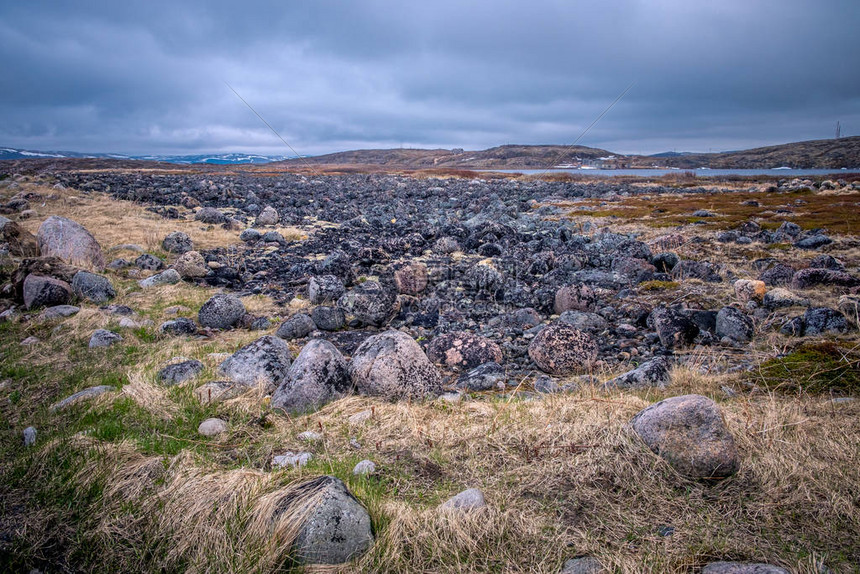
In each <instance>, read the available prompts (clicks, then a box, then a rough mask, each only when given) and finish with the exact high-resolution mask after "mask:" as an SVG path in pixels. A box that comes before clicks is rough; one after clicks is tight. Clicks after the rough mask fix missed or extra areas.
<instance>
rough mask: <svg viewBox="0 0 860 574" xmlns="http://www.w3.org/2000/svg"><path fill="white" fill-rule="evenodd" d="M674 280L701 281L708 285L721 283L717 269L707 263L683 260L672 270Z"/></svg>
mask: <svg viewBox="0 0 860 574" xmlns="http://www.w3.org/2000/svg"><path fill="white" fill-rule="evenodd" d="M671 274H672V278H673V279H677V280H686V279H699V280H701V281H705V282H708V283H719V282H721V281H722V280H723V278H722V277H720V274H719V272H718V269H717V267H716V266H715V265H714V264H712V263H709V262H707V261H691V260H688V259H682V260H681V261H679V262H678V263H677V264H676V265H675V266H674V267H673V268H672V272H671Z"/></svg>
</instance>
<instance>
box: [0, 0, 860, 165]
mask: <svg viewBox="0 0 860 574" xmlns="http://www.w3.org/2000/svg"><path fill="white" fill-rule="evenodd" d="M703 4H705V3H702V2H689V1H682V0H658V1H654V0H651V1H645V0H641V1H634V0H627V1H602V2H598V1H594V2H571V1H550V0H546V1H540V2H530V3H524V2H500V1H497V2H462V1H461V2H451V1H442V0H439V1H436V2H427V3H410V2H382V1H362V2H349V3H347V2H334V1H317V2H266V3H263V2H242V3H240V2H224V1H216V2H202V1H200V2H183V3H181V5H178V6H177V5H176V3H175V2H159V1H152V2H146V3H143V2H140V3H114V2H105V3H101V4H99V3H95V2H87V3H81V4H80V5H74V3H60V2H58V3H48V2H28V3H23V2H22V3H17V4H14V5H13V4H12V3H4V4H3V6H2V7H0V61H2V62H3V79H4V81H3V88H2V90H0V144H5V145H10V146H19V147H29V148H38V149H69V150H82V151H117V152H140V153H172V152H186V151H188V152H190V151H218V150H231V151H235V150H247V151H263V152H271V153H283V152H285V150H284V149H282V146H281V145H280V143H279V142H278V141H277V139H276V138H275V137H274V135H272V134H271V132H269V131H268V130H267V128H266V127H265V126H263V125H262V124H261V123H260V122H259V120H258V119H257V118H256V117H255V116H254V115H253V114H252V113H251V112H250V111H249V110H248V109H247V108H245V107H244V105H243V104H242V103H241V102H240V101H239V100H238V99H237V98H236V97H235V96H234V94H233V93H232V92H231V91H230V90H229V89H228V88H227V87H226V86H225V84H224V81H228V82H230V84H231V85H233V86H234V87H235V88H236V89H237V90H238V91H239V92H240V93H241V94H242V95H243V96H244V97H245V99H247V100H248V101H249V102H250V103H251V104H252V105H253V106H254V107H255V108H256V109H257V111H259V112H260V113H261V114H262V115H263V116H264V117H266V119H267V120H268V121H269V122H270V123H271V124H272V125H273V126H275V128H276V129H277V130H278V131H279V132H281V134H282V135H283V136H284V137H285V138H286V139H287V140H288V141H290V143H292V144H293V146H294V147H296V148H297V149H299V150H300V151H301V152H303V153H320V152H325V151H334V150H340V149H349V148H356V147H396V146H400V145H408V146H422V147H424V146H427V147H430V146H440V147H466V148H472V149H476V148H483V147H489V146H492V145H498V144H502V143H571V142H572V141H573V140H574V139H576V137H577V136H578V135H579V134H580V133H581V131H582V130H583V129H584V128H585V126H587V125H588V124H589V123H590V122H591V121H592V120H593V119H594V118H595V117H597V115H598V114H600V112H601V111H602V110H603V109H604V108H605V107H606V106H607V105H608V104H609V102H611V101H612V100H613V99H614V98H615V97H616V96H617V95H618V94H619V93H620V92H621V91H623V90H624V89H625V87H627V85H629V84H630V83H631V82H634V81H635V82H636V85H635V87H634V89H633V90H632V91H631V92H630V93H629V94H628V95H627V96H626V97H625V98H624V99H623V100H622V101H621V102H620V103H619V104H618V105H617V106H616V107H615V108H614V109H613V110H612V111H611V112H610V113H609V114H608V115H607V116H606V117H605V118H604V119H603V120H602V121H601V122H600V123H599V124H598V125H597V126H596V127H595V128H594V129H593V130H592V131H591V132H589V134H588V135H587V136H586V137H585V138H584V139H583V140H582V142H581V143H583V144H585V145H592V146H596V147H603V148H606V149H610V150H613V151H620V152H627V153H629V152H634V153H635V152H646V153H647V152H656V151H662V150H665V149H672V148H677V149H693V150H707V149H709V148H713V149H732V148H734V149H737V148H743V147H750V146H754V145H763V144H769V143H780V142H785V141H794V140H801V139H816V138H826V137H832V134H833V129H834V127H835V123H836V121H837V120H841V122H842V124H843V125H844V126H845V130H844V132H847V133H851V134H856V133H860V75H858V74H857V72H856V71H857V70H858V69H860V51H858V50H856V49H854V48H853V46H852V44H853V36H854V34H855V33H856V30H857V27H858V24H860V7H859V6H860V5H858V4H857V3H856V1H855V0H848V1H844V2H842V1H835V0H832V1H824V2H812V1H800V0H782V1H769V0H762V1H754V2H751V1H749V0H746V1H724V2H719V3H707V4H709V5H707V6H702V5H703Z"/></svg>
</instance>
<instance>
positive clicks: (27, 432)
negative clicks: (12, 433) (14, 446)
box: [23, 427, 36, 446]
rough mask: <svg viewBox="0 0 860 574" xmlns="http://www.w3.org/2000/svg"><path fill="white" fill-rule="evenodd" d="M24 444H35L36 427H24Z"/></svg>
mask: <svg viewBox="0 0 860 574" xmlns="http://www.w3.org/2000/svg"><path fill="white" fill-rule="evenodd" d="M23 434H24V446H33V445H34V444H36V427H27V428H25V429H24V433H23Z"/></svg>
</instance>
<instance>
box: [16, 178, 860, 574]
mask: <svg viewBox="0 0 860 574" xmlns="http://www.w3.org/2000/svg"><path fill="white" fill-rule="evenodd" d="M4 170H5V172H4ZM0 177H2V180H0V201H2V203H0V214H2V216H0V229H2V231H0V233H2V238H0V241H2V243H0V245H2V247H0V250H2V251H0V285H2V286H0V341H2V351H0V353H2V355H0V414H2V418H0V425H2V427H0V428H2V430H3V434H2V441H0V452H2V461H0V508H2V516H0V569H3V570H4V571H10V572H19V571H20V572H30V571H31V570H32V569H36V570H38V571H40V572H78V571H86V572H272V571H278V570H296V571H302V570H311V571H313V570H319V569H323V570H336V571H348V572H544V573H553V574H556V573H559V572H563V573H567V574H572V573H586V572H594V573H596V572H679V573H680V572H705V573H710V574H715V573H734V572H737V573H744V572H756V573H771V572H773V573H781V572H798V573H821V572H858V571H860V543H858V534H860V400H857V395H858V391H860V336H858V316H860V294H858V293H860V215H858V214H860V179H857V178H855V179H853V180H852V179H850V178H849V179H847V180H845V179H839V180H837V179H825V178H820V179H818V180H773V181H756V182H752V181H736V182H723V183H714V182H713V181H709V180H706V179H702V180H696V179H695V178H689V177H686V178H685V179H684V178H681V179H678V180H677V181H673V180H672V179H662V180H659V181H655V182H635V183H634V182H617V181H612V180H604V181H592V182H574V181H564V180H562V181H544V180H541V179H537V178H524V177H515V178H510V179H505V178H498V177H494V178H489V176H488V178H487V179H479V178H476V177H468V178H463V177H445V178H442V177H410V176H406V175H386V174H381V173H373V174H360V173H356V174H346V175H318V176H315V175H312V174H306V175H300V174H290V173H275V172H261V171H256V172H255V171H250V170H249V171H226V170H212V171H209V172H207V171H206V170H205V169H202V168H194V169H188V170H183V169H175V168H172V169H170V170H166V169H160V168H157V167H156V168H153V167H148V168H140V167H134V166H130V165H123V166H122V168H115V169H79V170H76V169H74V163H73V162H72V163H67V164H64V166H63V168H62V169H58V168H57V167H56V166H52V165H51V164H49V163H44V162H42V163H33V164H32V166H31V167H30V168H27V165H26V164H21V163H18V164H14V165H13V164H9V166H7V167H6V168H3V166H0ZM320 565H323V566H320Z"/></svg>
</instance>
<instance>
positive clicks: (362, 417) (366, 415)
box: [349, 410, 373, 425]
mask: <svg viewBox="0 0 860 574" xmlns="http://www.w3.org/2000/svg"><path fill="white" fill-rule="evenodd" d="M372 416H373V411H371V410H366V411H361V412H357V413H355V414H354V415H352V416H350V417H349V424H351V425H360V424H362V423H364V422H366V421H369V420H370V418H371V417H372Z"/></svg>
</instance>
